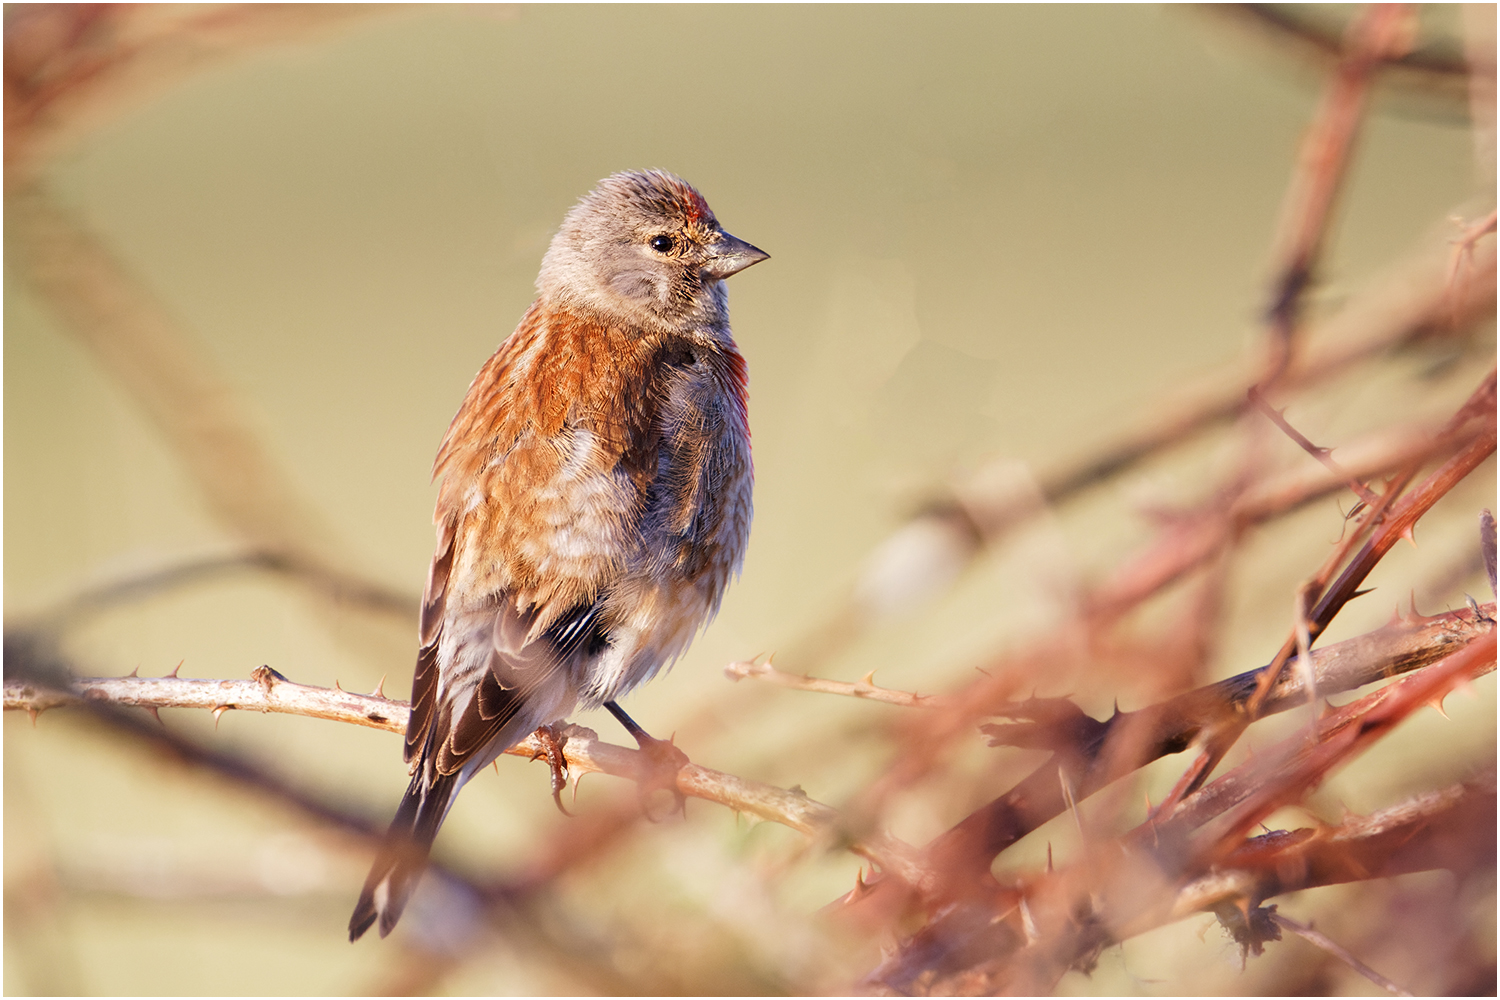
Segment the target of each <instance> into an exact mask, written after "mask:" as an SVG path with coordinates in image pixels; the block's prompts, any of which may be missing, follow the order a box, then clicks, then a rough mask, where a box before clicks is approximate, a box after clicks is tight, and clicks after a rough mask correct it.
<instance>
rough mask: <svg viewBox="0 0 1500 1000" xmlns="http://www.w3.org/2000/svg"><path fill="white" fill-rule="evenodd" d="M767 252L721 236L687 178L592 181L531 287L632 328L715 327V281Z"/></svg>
mask: <svg viewBox="0 0 1500 1000" xmlns="http://www.w3.org/2000/svg"><path fill="white" fill-rule="evenodd" d="M769 256H770V255H769V254H767V253H765V252H764V251H762V250H759V249H757V248H755V247H753V246H751V245H750V244H749V243H746V242H745V241H744V240H741V239H738V238H736V237H734V236H731V235H730V234H728V233H726V232H725V231H724V229H723V227H722V226H720V225H719V220H718V219H716V218H714V213H713V211H712V210H711V209H709V207H708V203H707V202H706V201H704V200H703V196H702V195H701V194H699V193H698V192H697V190H696V189H694V188H693V186H692V185H691V184H689V183H688V182H687V181H685V180H683V179H682V178H680V177H676V176H674V175H672V174H669V173H666V172H665V171H662V170H646V171H639V172H636V171H630V172H625V173H618V174H614V175H612V176H609V177H606V178H605V179H604V180H602V181H600V182H599V186H598V187H596V188H595V189H594V190H592V191H590V192H589V193H588V194H587V195H585V196H584V197H583V200H581V201H580V202H579V203H578V204H577V205H575V206H574V207H573V209H572V211H570V212H569V213H568V215H567V217H566V218H565V219H563V224H562V228H561V229H559V230H558V233H557V235H556V236H554V237H553V238H552V245H551V246H550V247H549V248H548V250H547V256H546V257H545V258H544V259H543V261H542V271H541V275H540V276H539V277H538V278H537V289H538V290H539V291H540V292H541V293H542V295H543V296H546V297H548V298H551V299H552V300H553V301H555V302H558V303H559V304H566V305H571V306H575V307H582V308H586V309H592V310H594V311H597V312H599V313H602V314H603V315H604V316H606V317H608V318H610V319H612V320H616V321H623V322H625V323H628V324H631V325H635V326H641V327H649V326H657V325H664V326H668V327H671V328H673V329H680V328H681V325H682V323H683V322H684V321H686V322H688V323H693V324H703V325H705V326H708V327H716V326H718V325H720V323H721V322H722V321H723V319H724V317H725V316H726V312H725V297H724V289H723V285H722V284H721V282H722V281H723V279H725V278H727V277H729V276H730V275H732V274H736V273H738V272H740V271H743V270H744V269H745V268H747V267H749V266H750V265H751V264H755V263H757V262H759V261H762V260H765V259H766V258H767V257H769Z"/></svg>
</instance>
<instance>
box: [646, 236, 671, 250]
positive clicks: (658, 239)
mask: <svg viewBox="0 0 1500 1000" xmlns="http://www.w3.org/2000/svg"><path fill="white" fill-rule="evenodd" d="M673 246H674V244H673V243H672V237H670V236H653V237H651V249H652V250H655V251H656V252H657V253H671V252H672V247H673Z"/></svg>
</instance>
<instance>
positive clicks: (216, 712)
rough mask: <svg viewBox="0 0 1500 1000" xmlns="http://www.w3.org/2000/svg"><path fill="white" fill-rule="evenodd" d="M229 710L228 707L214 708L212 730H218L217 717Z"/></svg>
mask: <svg viewBox="0 0 1500 1000" xmlns="http://www.w3.org/2000/svg"><path fill="white" fill-rule="evenodd" d="M229 709H230V706H228V705H219V706H218V707H216V708H215V709H214V710H213V712H214V728H215V729H218V728H219V717H220V716H221V715H223V714H224V713H225V712H227V711H229Z"/></svg>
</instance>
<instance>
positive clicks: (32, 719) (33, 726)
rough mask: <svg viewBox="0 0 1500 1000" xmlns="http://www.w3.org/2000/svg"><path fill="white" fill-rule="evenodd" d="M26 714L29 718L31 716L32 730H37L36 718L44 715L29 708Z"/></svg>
mask: <svg viewBox="0 0 1500 1000" xmlns="http://www.w3.org/2000/svg"><path fill="white" fill-rule="evenodd" d="M26 714H27V715H29V716H31V728H32V729H35V728H36V717H37V716H38V715H41V714H42V713H41V712H38V711H37V710H36V709H34V708H28V709H26Z"/></svg>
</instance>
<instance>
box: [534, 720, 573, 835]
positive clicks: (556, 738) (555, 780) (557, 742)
mask: <svg viewBox="0 0 1500 1000" xmlns="http://www.w3.org/2000/svg"><path fill="white" fill-rule="evenodd" d="M536 739H537V742H538V743H540V744H541V749H540V750H538V751H537V752H536V753H535V754H533V755H532V757H531V759H532V760H540V759H541V758H543V757H545V758H547V767H548V768H550V769H551V771H552V801H553V802H556V803H557V808H558V809H560V810H562V814H563V815H564V816H572V815H573V814H572V813H570V812H568V810H567V807H566V806H564V805H563V804H562V792H563V789H564V788H567V787H568V758H567V757H565V756H563V747H564V746H565V745H566V744H567V742H568V738H567V736H565V735H564V734H563V732H562V730H561V729H560V728H558V727H557V726H538V727H537V730H536Z"/></svg>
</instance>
